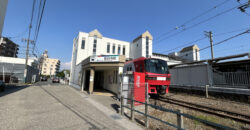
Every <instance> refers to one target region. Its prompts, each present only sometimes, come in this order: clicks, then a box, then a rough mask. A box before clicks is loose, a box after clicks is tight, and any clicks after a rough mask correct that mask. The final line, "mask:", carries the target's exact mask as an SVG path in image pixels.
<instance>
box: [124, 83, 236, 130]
mask: <svg viewBox="0 0 250 130" xmlns="http://www.w3.org/2000/svg"><path fill="white" fill-rule="evenodd" d="M147 88H148V84H146V89H145V90H146V92H145V102H140V101H137V100H134V98H133V97H132V98H125V97H124V96H123V95H122V96H121V100H120V103H121V104H120V106H121V111H120V114H121V115H122V116H123V115H124V108H127V109H129V110H130V119H131V120H134V112H137V113H139V114H142V115H144V117H145V127H147V128H148V126H149V122H148V119H149V118H151V119H154V120H157V121H160V122H162V123H164V124H166V125H169V126H171V127H174V128H177V129H178V130H184V122H183V117H186V118H189V119H192V120H196V121H199V122H202V123H204V124H207V125H209V126H212V127H216V128H219V129H225V130H234V129H233V128H231V127H227V126H224V125H221V124H217V123H214V122H211V121H207V120H203V119H200V118H197V117H194V116H192V115H189V114H185V113H183V112H182V111H181V110H172V109H167V108H163V107H161V106H156V105H153V104H150V103H149V101H148V99H149V96H148V91H147V90H148V89H147ZM124 99H127V100H130V101H131V103H130V107H129V106H127V105H124ZM134 102H138V103H140V104H144V105H145V112H141V111H138V110H136V109H135V108H134ZM149 107H152V108H154V109H158V110H160V111H164V112H170V113H173V114H176V116H177V125H175V124H172V123H169V122H167V121H164V120H161V119H159V118H157V117H154V116H152V115H149V114H148V108H149Z"/></svg>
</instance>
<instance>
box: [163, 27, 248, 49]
mask: <svg viewBox="0 0 250 130" xmlns="http://www.w3.org/2000/svg"><path fill="white" fill-rule="evenodd" d="M248 29H250V27H247V28H241V29H236V30H232V31H228V32H223V33H218V34H214V35H213V37H218V36H222V35H225V34H230V33H234V32H239V31H242V30H248ZM206 38H207V37H206V36H204V37H202V38H199V39H197V40H193V41H191V42H187V43H185V44H182V45H180V46H177V47H174V48H172V49H169V50H166V51H159V53H166V52H171V51H174V50H176V49H179V48H184V47H186V46H187V45H191V44H193V43H197V42H199V41H202V40H204V39H206Z"/></svg>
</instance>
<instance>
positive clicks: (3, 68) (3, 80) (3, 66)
mask: <svg viewBox="0 0 250 130" xmlns="http://www.w3.org/2000/svg"><path fill="white" fill-rule="evenodd" d="M3 82H5V75H4V65H3Z"/></svg>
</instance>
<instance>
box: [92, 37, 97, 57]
mask: <svg viewBox="0 0 250 130" xmlns="http://www.w3.org/2000/svg"><path fill="white" fill-rule="evenodd" d="M96 38H97V37H96V36H94V44H93V55H96V46H97V39H96Z"/></svg>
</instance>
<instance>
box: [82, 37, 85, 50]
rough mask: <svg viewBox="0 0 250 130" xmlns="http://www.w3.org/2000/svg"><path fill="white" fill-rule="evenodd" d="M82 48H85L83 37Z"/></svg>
mask: <svg viewBox="0 0 250 130" xmlns="http://www.w3.org/2000/svg"><path fill="white" fill-rule="evenodd" d="M82 49H85V39H82Z"/></svg>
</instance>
